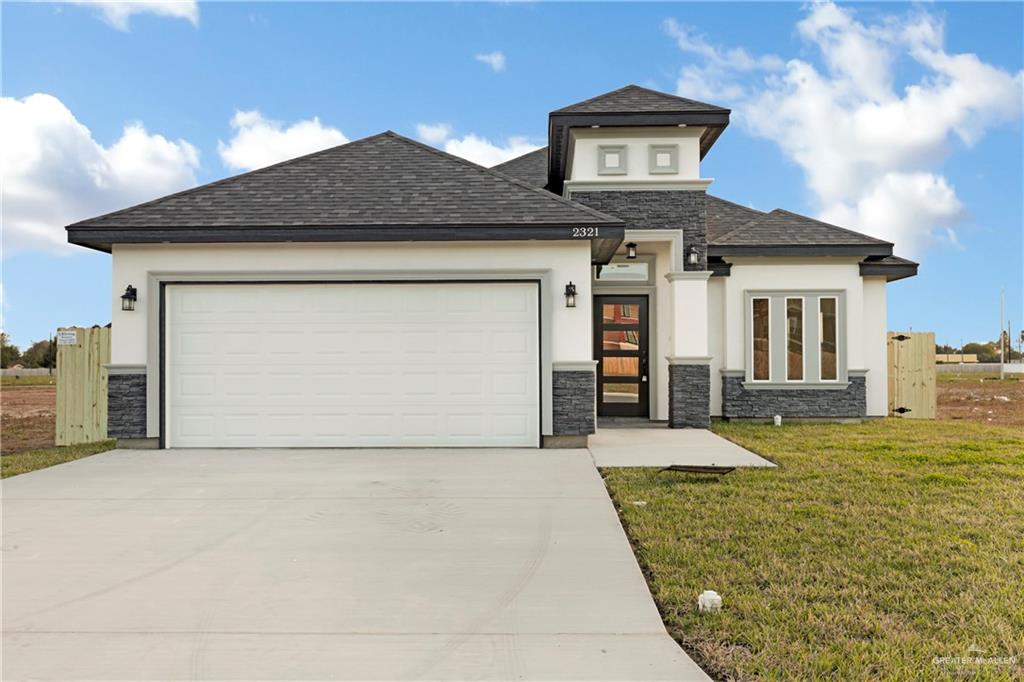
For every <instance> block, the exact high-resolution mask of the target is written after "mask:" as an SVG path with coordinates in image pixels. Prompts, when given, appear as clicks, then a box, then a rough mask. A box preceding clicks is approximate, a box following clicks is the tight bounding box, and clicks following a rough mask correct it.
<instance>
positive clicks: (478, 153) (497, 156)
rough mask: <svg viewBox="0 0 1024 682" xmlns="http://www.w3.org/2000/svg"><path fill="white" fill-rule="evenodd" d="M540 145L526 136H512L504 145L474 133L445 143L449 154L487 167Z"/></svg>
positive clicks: (538, 147) (530, 150)
mask: <svg viewBox="0 0 1024 682" xmlns="http://www.w3.org/2000/svg"><path fill="white" fill-rule="evenodd" d="M540 147H541V145H539V144H533V143H531V142H530V141H529V140H528V139H527V138H525V137H510V138H508V140H506V141H505V144H503V145H502V144H495V143H493V142H491V141H490V140H488V139H486V138H483V137H480V136H478V135H474V134H472V133H470V134H469V135H466V136H464V137H462V138H461V139H453V140H447V141H446V142H445V143H444V150H445V151H446V152H448V153H449V154H454V155H455V156H461V157H462V158H464V159H468V160H470V161H472V162H473V163H475V164H479V165H481V166H485V167H487V168H490V167H491V166H496V165H498V164H499V163H503V162H505V161H508V160H509V159H514V158H516V157H517V156H522V155H523V154H527V153H529V152H532V151H533V150H534V149H540Z"/></svg>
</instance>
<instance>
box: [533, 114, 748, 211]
mask: <svg viewBox="0 0 1024 682" xmlns="http://www.w3.org/2000/svg"><path fill="white" fill-rule="evenodd" d="M729 114H730V112H729V111H728V110H726V111H716V112H711V111H708V112H703V111H689V112H684V111H680V112H674V113H665V112H649V111H637V112H632V113H628V112H624V113H618V114H610V113H589V114H580V113H574V114H559V113H555V112H552V113H550V114H548V186H549V187H550V188H551V190H552V191H553V192H554V193H555V194H561V193H562V186H563V184H564V182H565V161H566V158H567V156H568V154H567V151H568V145H569V134H568V131H569V129H570V128H589V127H591V126H604V127H609V128H612V127H629V126H672V125H676V126H677V125H680V124H686V125H688V126H704V127H706V128H707V130H706V131H705V132H704V134H703V135H701V138H700V158H701V159H703V158H704V157H705V156H706V155H707V153H708V151H709V150H710V149H711V145H713V144H714V143H715V140H717V139H718V137H719V136H720V135H721V134H722V131H723V130H725V128H726V126H728V125H729ZM556 128H561V129H562V131H561V132H562V134H561V137H560V138H559V140H558V144H557V145H556V144H554V140H555V134H554V133H555V129H556Z"/></svg>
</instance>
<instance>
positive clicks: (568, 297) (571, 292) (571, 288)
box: [565, 282, 576, 308]
mask: <svg viewBox="0 0 1024 682" xmlns="http://www.w3.org/2000/svg"><path fill="white" fill-rule="evenodd" d="M565 307H566V308H575V307H576V285H575V284H573V283H572V282H569V283H568V284H566V285H565Z"/></svg>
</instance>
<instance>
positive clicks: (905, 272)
mask: <svg viewBox="0 0 1024 682" xmlns="http://www.w3.org/2000/svg"><path fill="white" fill-rule="evenodd" d="M917 268H918V264H917V263H871V262H867V263H861V264H860V276H861V277H885V281H886V282H895V281H897V280H901V279H906V278H908V277H916V276H917Z"/></svg>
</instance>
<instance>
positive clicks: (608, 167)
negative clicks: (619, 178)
mask: <svg viewBox="0 0 1024 682" xmlns="http://www.w3.org/2000/svg"><path fill="white" fill-rule="evenodd" d="M627 170H628V169H627V168H626V145H624V144H616V145H601V146H599V147H598V148H597V174H598V175H625V174H626V173H627Z"/></svg>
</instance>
